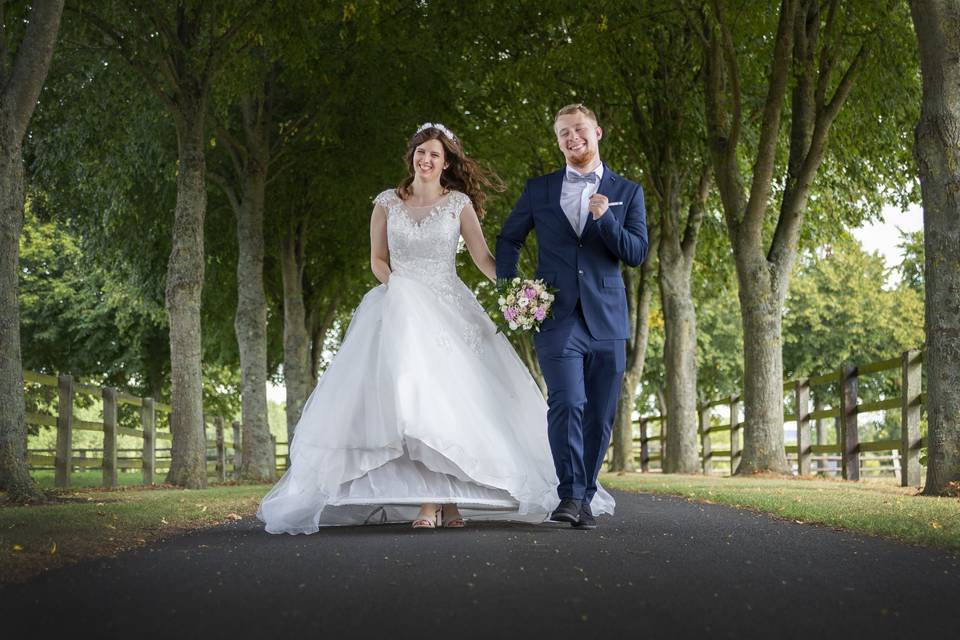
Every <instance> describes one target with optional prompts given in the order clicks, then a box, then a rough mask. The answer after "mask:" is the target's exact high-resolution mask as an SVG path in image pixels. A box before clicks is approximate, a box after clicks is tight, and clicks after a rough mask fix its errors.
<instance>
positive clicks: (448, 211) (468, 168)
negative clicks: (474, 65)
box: [257, 123, 613, 533]
mask: <svg viewBox="0 0 960 640" xmlns="http://www.w3.org/2000/svg"><path fill="white" fill-rule="evenodd" d="M406 165H407V170H408V172H409V175H408V177H407V178H406V179H404V180H403V182H402V183H401V184H400V186H399V187H397V188H396V189H390V190H387V191H384V192H383V193H381V194H380V195H378V196H377V197H376V198H375V200H374V202H375V206H374V208H373V214H372V216H371V219H370V261H371V269H372V271H373V273H374V275H375V276H376V277H377V279H378V280H379V281H380V282H381V283H382V284H381V285H380V286H378V287H376V288H374V289H372V290H371V291H370V292H368V293H367V294H366V295H365V296H364V298H363V301H362V302H361V303H360V305H359V306H358V307H357V309H356V311H355V312H354V316H353V319H352V321H351V323H350V326H349V328H348V329H347V332H346V335H345V337H344V340H343V343H342V345H341V347H340V351H339V352H338V354H337V355H336V357H335V358H334V360H333V362H331V364H330V366H329V367H328V368H327V371H326V372H325V373H324V375H323V376H322V378H321V379H320V381H319V382H318V384H317V386H316V388H315V389H314V391H313V393H312V394H311V395H310V398H309V399H308V400H307V403H306V405H305V406H304V409H303V413H302V415H301V417H300V421H299V423H298V424H297V427H296V429H295V431H294V437H293V440H292V442H291V445H290V468H289V469H288V470H287V472H286V474H284V476H283V477H282V478H281V479H280V481H279V482H277V484H276V485H274V487H273V488H272V489H271V490H270V491H269V492H268V493H267V495H266V496H265V497H264V498H263V500H262V502H261V503H260V507H259V509H258V511H257V517H259V518H260V520H261V521H263V522H264V523H265V525H266V530H267V531H268V532H270V533H314V532H316V531H317V530H318V529H319V527H320V526H324V525H349V524H368V523H384V522H411V521H412V523H413V526H414V527H415V528H435V527H438V526H444V527H462V526H464V523H465V520H483V519H488V520H518V521H524V522H542V521H543V520H545V519H546V518H547V516H548V515H549V514H550V512H551V511H552V510H553V508H554V507H556V505H557V503H558V502H559V498H558V497H557V492H556V488H557V475H556V471H555V470H554V465H553V459H552V457H551V454H550V448H549V443H548V440H547V407H546V404H545V403H544V400H543V397H542V396H541V394H540V390H539V388H538V387H537V385H536V383H535V382H534V381H533V379H532V378H531V377H530V374H529V372H528V371H527V369H526V367H525V366H524V365H523V363H522V362H521V361H520V359H519V358H518V357H517V354H516V353H515V352H514V350H513V348H512V347H511V346H510V344H509V342H508V341H507V340H506V338H505V337H504V336H503V335H500V334H498V333H497V332H496V328H495V326H494V324H493V323H492V322H491V320H490V318H489V317H487V315H486V313H485V312H484V310H483V308H482V307H481V306H480V304H479V303H478V302H477V300H476V298H475V297H474V295H473V293H472V292H471V291H470V289H469V288H467V286H466V285H465V284H464V283H463V282H462V281H461V280H460V279H459V278H458V277H457V273H456V262H455V257H456V252H457V247H458V243H459V240H460V237H461V236H462V237H463V240H464V243H465V245H466V247H467V249H468V250H469V252H470V256H471V258H472V259H473V261H474V263H475V264H476V265H477V267H478V268H479V269H480V271H482V272H483V274H484V275H486V276H487V277H488V278H490V279H491V280H495V279H496V272H495V264H494V259H493V256H492V255H491V254H490V251H489V249H488V248H487V243H486V240H485V239H484V237H483V232H482V230H481V228H480V220H481V219H482V218H483V215H484V202H485V198H486V196H485V194H484V192H483V190H482V187H491V186H492V183H491V181H490V177H489V176H490V175H491V174H488V173H486V172H485V171H484V170H483V169H481V168H480V167H479V165H477V163H476V162H474V161H473V160H471V159H470V158H468V157H467V156H466V155H465V154H464V152H463V149H462V147H461V146H460V141H459V140H458V139H457V137H456V136H454V135H453V133H452V132H450V130H449V129H447V128H446V127H444V126H443V125H442V124H431V123H427V124H425V125H423V126H422V127H420V129H419V130H418V131H417V133H416V134H415V135H414V136H413V138H412V139H411V140H410V143H409V144H408V146H407V152H406ZM612 506H613V499H612V497H611V496H610V495H609V494H607V493H606V492H605V491H603V490H602V489H600V490H598V494H597V496H596V497H595V499H594V502H593V507H594V510H595V512H598V513H602V512H612V510H613V509H612Z"/></svg>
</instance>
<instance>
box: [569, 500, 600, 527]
mask: <svg viewBox="0 0 960 640" xmlns="http://www.w3.org/2000/svg"><path fill="white" fill-rule="evenodd" d="M573 526H574V527H576V528H577V529H596V528H597V519H596V518H595V517H594V516H593V511H591V510H590V503H589V502H587V501H586V500H584V501H583V504H581V505H580V519H579V520H578V521H577V522H574V523H573Z"/></svg>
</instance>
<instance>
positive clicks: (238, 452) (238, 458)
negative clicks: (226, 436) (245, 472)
mask: <svg viewBox="0 0 960 640" xmlns="http://www.w3.org/2000/svg"><path fill="white" fill-rule="evenodd" d="M242 462H243V446H242V443H241V442H240V423H239V422H234V423H233V479H234V480H237V479H238V478H240V464H241V463H242Z"/></svg>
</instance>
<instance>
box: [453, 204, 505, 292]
mask: <svg viewBox="0 0 960 640" xmlns="http://www.w3.org/2000/svg"><path fill="white" fill-rule="evenodd" d="M460 235H462V236H463V241H464V242H465V243H466V245H467V250H468V251H469V252H470V257H471V258H473V264H475V265H477V268H478V269H480V271H482V272H483V275H485V276H487V277H488V278H490V280H492V281H494V282H496V281H497V263H496V261H495V260H494V259H493V254H491V253H490V249H489V247H487V239H486V238H484V237H483V229H481V228H480V220H479V219H478V218H477V212H476V211H474V209H473V207H472V206H470V205H469V204H468V205H466V206H464V207H463V211H461V212H460Z"/></svg>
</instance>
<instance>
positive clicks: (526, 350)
mask: <svg viewBox="0 0 960 640" xmlns="http://www.w3.org/2000/svg"><path fill="white" fill-rule="evenodd" d="M517 341H518V346H519V352H520V359H521V360H523V362H524V364H526V365H527V370H528V371H529V372H530V375H531V376H533V380H534V382H536V383H537V386H538V387H539V388H540V394H541V395H543V397H544V398H546V397H547V381H546V379H545V378H544V377H543V371H542V370H541V369H540V361H539V360H538V359H537V351H536V349H534V347H533V338H532V337H531V336H529V335H527V334H521V335H519V336H517Z"/></svg>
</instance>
